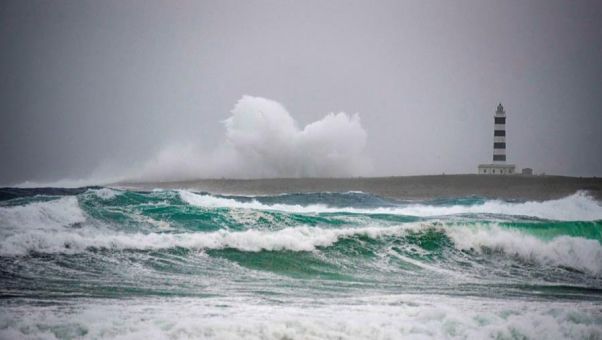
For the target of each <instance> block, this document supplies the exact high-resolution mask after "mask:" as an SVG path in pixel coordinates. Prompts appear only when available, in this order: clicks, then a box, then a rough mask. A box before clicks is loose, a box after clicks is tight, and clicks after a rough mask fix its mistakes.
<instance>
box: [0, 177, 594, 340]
mask: <svg viewBox="0 0 602 340" xmlns="http://www.w3.org/2000/svg"><path fill="white" fill-rule="evenodd" d="M3 197H4V199H3V200H2V201H0V268H1V269H0V273H1V274H0V295H1V297H2V299H0V304H1V311H0V337H1V338H81V337H83V338H107V337H109V338H113V337H123V338H144V337H147V338H148V337H151V338H232V337H234V338H241V337H244V338H267V339H291V338H293V339H297V338H367V337H369V338H417V337H423V338H442V337H443V338H475V337H478V338H501V339H504V338H509V339H524V338H542V337H548V338H589V339H592V338H594V339H595V338H602V326H601V325H602V206H601V205H600V203H599V202H598V201H596V200H594V199H592V198H590V197H589V196H588V195H587V194H586V193H576V194H574V195H572V196H569V197H566V198H563V199H559V200H552V201H544V202H521V201H513V202H506V201H501V200H488V199H485V198H481V197H462V198H451V199H436V200H428V201H400V200H392V199H386V198H382V197H377V196H374V195H370V194H367V193H361V192H348V193H310V194H284V195H277V196H262V197H247V196H219V195H211V194H207V193H198V192H191V191H185V190H173V191H167V190H165V191H164V190H157V191H151V192H134V191H122V190H114V189H108V188H90V189H80V190H65V191H64V192H58V191H56V190H55V191H51V190H46V191H45V190H41V189H40V190H33V191H23V192H17V193H11V194H10V195H4V196H3Z"/></svg>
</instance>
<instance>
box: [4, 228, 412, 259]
mask: <svg viewBox="0 0 602 340" xmlns="http://www.w3.org/2000/svg"><path fill="white" fill-rule="evenodd" d="M406 229H408V227H406V226H398V227H364V228H342V229H324V228H315V227H305V226H302V227H295V228H285V229H281V230H277V231H268V230H246V231H234V232H232V231H226V230H220V231H216V232H209V233H148V234H143V233H122V232H111V231H110V230H103V229H93V228H91V227H85V228H78V229H68V230H52V232H47V231H43V230H31V231H28V232H18V233H15V234H13V235H10V236H8V237H6V238H5V239H3V240H1V241H0V255H3V256H11V255H25V254H27V253H28V252H30V251H36V252H42V253H77V252H82V251H84V250H86V249H88V248H106V249H117V250H120V249H166V248H174V247H184V248H188V249H224V248H235V249H238V250H242V251H250V252H257V251H262V250H269V251H275V250H291V251H314V250H316V249H317V247H326V246H330V245H332V244H334V243H335V242H337V241H338V240H339V239H340V238H343V237H349V236H353V235H365V236H367V237H371V238H377V237H381V236H385V235H399V234H401V233H403V232H404V231H405V230H406Z"/></svg>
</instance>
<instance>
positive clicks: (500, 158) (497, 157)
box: [493, 155, 506, 162]
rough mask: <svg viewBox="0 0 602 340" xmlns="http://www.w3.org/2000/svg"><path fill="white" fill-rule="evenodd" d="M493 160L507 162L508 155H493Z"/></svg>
mask: <svg viewBox="0 0 602 340" xmlns="http://www.w3.org/2000/svg"><path fill="white" fill-rule="evenodd" d="M493 160H494V161H503V162H505V161H506V155H493Z"/></svg>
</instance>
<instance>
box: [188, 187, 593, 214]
mask: <svg viewBox="0 0 602 340" xmlns="http://www.w3.org/2000/svg"><path fill="white" fill-rule="evenodd" d="M179 195H180V197H181V198H182V200H184V201H185V202H187V203H189V204H191V205H194V206H198V207H204V208H242V209H256V210H275V211H283V212H291V213H337V212H343V213H358V214H393V215H408V216H420V217H433V216H447V215H458V214H500V215H511V216H529V217H536V218H543V219H550V220H559V221H597V220H602V206H601V205H600V204H599V203H598V202H597V201H596V200H594V199H592V198H591V197H589V196H588V195H587V194H586V193H584V192H577V193H575V194H573V195H571V196H568V197H564V198H561V199H557V200H549V201H543V202H536V201H528V202H523V203H510V202H504V201H500V200H488V201H486V202H485V203H482V204H474V205H428V204H406V205H399V206H397V207H378V208H370V209H362V208H350V207H330V206H327V205H324V204H310V205H299V204H296V205H293V204H264V203H261V202H259V201H257V200H255V199H253V200H251V201H248V202H246V201H245V202H241V201H238V200H235V199H233V198H226V197H217V196H213V195H209V194H196V193H192V192H190V191H186V190H180V191H179Z"/></svg>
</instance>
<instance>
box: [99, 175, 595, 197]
mask: <svg viewBox="0 0 602 340" xmlns="http://www.w3.org/2000/svg"><path fill="white" fill-rule="evenodd" d="M108 187H113V188H121V189H130V190H152V189H189V190H194V191H203V192H210V193H214V194H225V195H236V194H238V195H277V194H283V193H293V192H324V191H327V192H347V191H362V192H368V193H372V194H376V195H379V196H384V197H391V198H396V199H409V200H412V199H430V198H442V197H464V196H473V195H474V196H482V197H488V198H501V199H528V200H549V199H556V198H561V197H565V196H569V195H571V194H574V193H575V192H577V191H580V190H584V191H588V192H589V193H590V195H592V196H593V197H595V198H596V199H598V200H602V178H598V177H566V176H548V175H546V176H522V175H509V176H488V175H476V174H469V175H425V176H398V177H353V178H270V179H198V180H190V181H174V182H139V183H134V182H131V183H125V182H123V183H115V184H112V185H108Z"/></svg>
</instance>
